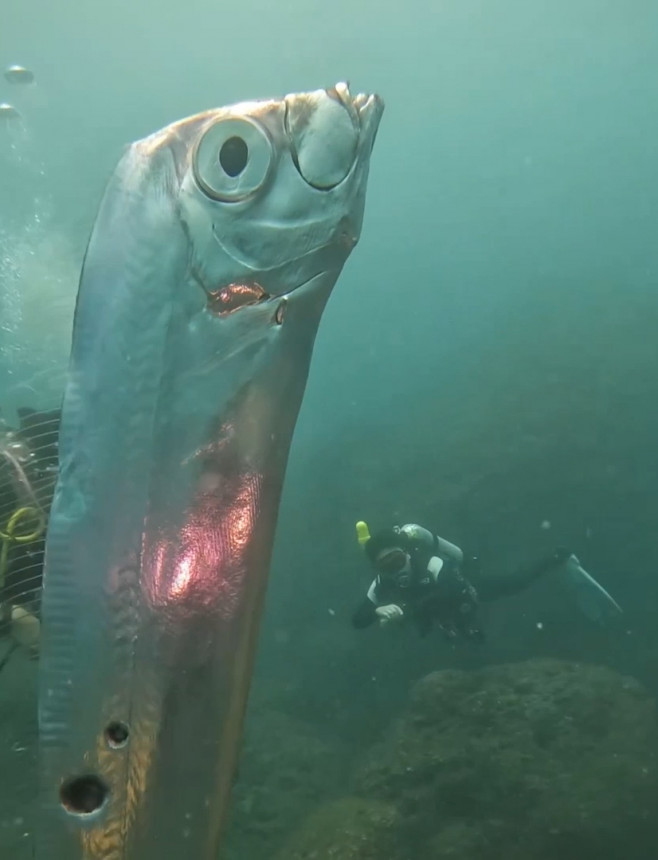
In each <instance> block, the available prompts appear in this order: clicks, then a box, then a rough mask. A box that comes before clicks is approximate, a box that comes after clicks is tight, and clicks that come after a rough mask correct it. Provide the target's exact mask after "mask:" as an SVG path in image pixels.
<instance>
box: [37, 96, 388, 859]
mask: <svg viewBox="0 0 658 860" xmlns="http://www.w3.org/2000/svg"><path fill="white" fill-rule="evenodd" d="M382 110H383V105H382V102H381V101H380V99H379V98H378V97H376V96H362V95H360V96H356V97H352V96H351V95H350V94H349V91H348V88H347V86H346V85H343V84H339V85H337V86H336V87H335V88H332V89H329V90H320V91H316V92H313V93H306V94H296V95H290V96H286V97H285V98H284V99H281V100H273V101H265V102H249V103H243V104H240V105H236V106H233V107H230V108H224V109H220V110H214V111H209V112H207V113H203V114H200V115H197V116H194V117H191V118H189V119H186V120H183V121H181V122H179V123H175V124H173V125H171V126H169V127H167V128H165V129H164V130H162V131H161V132H158V133H156V134H154V135H152V136H151V137H149V138H146V139H144V140H142V141H140V142H138V143H136V144H133V145H132V146H131V147H130V148H129V149H128V151H127V152H126V154H125V156H124V157H123V159H122V161H121V162H120V164H119V166H118V168H117V170H116V172H115V174H114V176H113V177H112V179H111V181H110V183H109V186H108V188H107V190H106V193H105V196H104V199H103V202H102V204H101V208H100V211H99V214H98V217H97V220H96V224H95V226H94V230H93V232H92V236H91V239H90V242H89V246H88V250H87V254H86V258H85V262H84V266H83V271H82V276H81V282H80V289H79V294H78V304H77V309H76V318H75V324H74V335H73V348H72V359H71V370H70V378H69V382H68V386H67V390H66V394H65V399H64V406H63V414H62V424H61V432H60V443H59V444H60V471H59V478H58V484H57V489H56V492H55V498H54V501H53V506H52V510H51V516H50V523H49V530H48V538H47V547H46V563H45V573H44V590H43V607H42V620H43V637H42V657H41V665H40V682H39V697H40V698H39V701H40V704H39V727H40V744H41V753H40V757H41V765H40V781H41V789H40V791H41V812H40V816H41V817H40V821H39V827H38V834H37V845H36V858H37V860H156V858H157V860H181V858H184V857H190V858H194V860H216V857H217V852H218V849H219V845H220V842H221V836H222V832H223V828H224V822H225V817H226V810H227V803H228V798H229V792H230V786H231V782H232V778H233V774H234V769H235V763H236V758H237V755H238V749H239V743H240V735H241V728H242V720H243V713H244V710H245V706H246V699H247V694H248V688H249V682H250V676H251V670H252V663H253V658H254V651H255V645H256V640H257V633H258V627H259V619H260V614H261V607H262V603H263V598H264V594H265V588H266V580H267V572H268V567H269V561H270V554H271V547H272V542H273V537H274V530H275V524H276V518H277V512H278V505H279V498H280V493H281V486H282V481H283V477H284V472H285V467H286V462H287V457H288V450H289V445H290V441H291V437H292V433H293V430H294V426H295V422H296V419H297V414H298V410H299V407H300V404H301V399H302V396H303V392H304V387H305V384H306V378H307V373H308V368H309V362H310V358H311V353H312V348H313V343H314V339H315V334H316V331H317V326H318V324H319V321H320V317H321V314H322V311H323V308H324V306H325V303H326V301H327V299H328V297H329V294H330V292H331V289H332V287H333V285H334V283H335V282H336V279H337V277H338V275H339V273H340V271H341V269H342V266H343V264H344V262H345V260H346V259H347V257H348V255H349V253H350V251H351V249H352V248H353V247H354V244H355V243H356V241H357V240H358V237H359V235H360V230H361V224H362V218H363V210H364V204H365V193H366V184H367V176H368V169H369V159H370V153H371V149H372V146H373V142H374V138H375V134H376V131H377V127H378V124H379V119H380V116H381V113H382Z"/></svg>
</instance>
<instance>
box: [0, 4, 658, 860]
mask: <svg viewBox="0 0 658 860" xmlns="http://www.w3.org/2000/svg"><path fill="white" fill-rule="evenodd" d="M657 28H658V7H656V5H655V4H653V3H649V2H645V0H631V2H623V0H596V2H594V0H552V2H550V3H549V2H543V0H501V2H498V3H492V2H485V0H449V2H437V0H407V2H405V3H392V2H391V3H382V2H378V3H376V2H373V0H355V2H353V3H346V2H343V0H341V2H336V3H333V4H326V3H320V2H315V0H295V2H280V3H272V2H264V0H243V2H241V3H221V4H220V3H211V2H209V1H208V0H204V2H200V0H188V2H186V3H184V4H181V3H174V2H171V0H163V2H161V3H157V4H156V3H146V2H140V3H135V2H128V0H115V2H113V3H100V2H97V0H90V2H87V3H84V4H83V3H80V2H78V0H61V2H58V3H49V2H46V0H22V2H19V0H4V2H3V3H2V6H1V7H0V65H2V66H3V67H4V66H8V65H10V64H12V63H20V64H22V65H25V66H27V67H29V68H30V69H32V70H33V71H34V73H35V75H36V84H35V85H34V86H31V87H15V86H11V85H10V84H9V83H6V82H5V81H4V79H0V102H4V101H6V102H11V103H12V104H13V105H14V106H15V107H16V109H17V110H18V111H20V113H21V116H22V121H20V122H4V121H2V120H0V410H1V411H2V416H3V417H4V418H5V419H6V421H7V422H8V423H9V425H14V424H15V423H16V420H17V416H16V411H15V410H16V409H17V408H19V407H25V406H27V407H32V408H38V409H40V410H48V409H53V408H57V407H58V405H59V399H60V396H61V392H62V386H63V378H64V373H65V369H66V363H67V359H68V350H69V336H70V326H71V320H72V312H73V306H74V302H75V295H76V289H77V277H78V273H79V270H80V264H81V261H82V256H83V253H84V248H85V244H86V241H87V238H88V235H89V232H90V229H91V226H92V223H93V219H94V216H95V211H96V208H97V206H98V202H99V199H100V195H101V193H102V190H103V186H104V184H105V182H106V180H107V178H108V176H109V174H110V173H111V171H112V170H113V168H114V166H115V164H116V162H117V160H118V158H119V156H120V154H121V151H122V148H123V146H124V145H125V144H126V143H128V142H129V141H132V140H135V139H138V138H140V137H143V136H144V135H146V134H148V133H150V132H151V131H153V130H155V129H157V128H160V127H162V126H163V125H165V124H167V123H169V122H171V121H173V120H175V119H178V118H180V117H183V116H187V115H189V114H191V113H194V112H196V111H199V110H203V109H205V108H208V107H213V106H220V105H224V104H230V103H232V102H235V101H240V100H242V99H248V98H261V97H268V96H276V95H280V94H283V93H286V92H291V91H298V90H306V89H314V88H319V87H324V86H330V85H332V84H334V83H335V82H336V81H340V80H344V79H347V80H349V81H350V83H351V86H352V89H353V90H354V91H357V90H367V91H368V90H375V91H377V92H378V93H380V94H381V95H382V96H383V98H384V99H385V101H386V112H385V114H384V118H383V120H382V125H381V129H380V131H379V134H378V139H377V145H376V147H375V150H374V154H373V160H372V166H371V178H370V183H369V190H368V200H367V205H366V216H365V222H364V230H363V235H362V239H361V242H360V244H359V246H358V248H357V249H356V250H355V251H354V253H353V255H352V257H351V258H350V260H349V261H348V263H347V265H346V267H345V270H344V272H343V274H342V275H341V277H340V279H339V282H338V284H337V287H336V289H335V291H334V293H333V296H332V298H331V301H330V303H329V306H328V308H327V310H326V312H325V314H324V316H323V320H322V324H321V327H320V332H319V336H318V339H317V342H316V349H315V353H314V359H313V364H312V369H311V375H310V378H309V383H308V387H307V390H306V395H305V399H304V403H303V407H302V411H301V414H300V418H299V422H298V425H297V430H296V434H295V438H294V442H293V447H292V452H291V457H290V463H289V467H288V472H287V479H286V484H285V489H284V498H283V503H282V509H281V515H280V519H279V527H278V532H277V539H276V546H275V555H274V562H273V566H272V571H271V578H270V588H269V592H268V601H267V607H266V614H265V619H264V625H263V630H262V636H261V646H260V656H259V659H258V665H257V671H256V676H255V680H254V686H253V690H252V696H251V703H250V708H249V713H248V721H247V730H246V738H245V750H244V756H243V760H242V763H241V766H240V773H239V777H238V780H237V782H236V786H235V792H234V810H233V820H232V828H231V832H230V834H229V838H228V840H227V846H226V849H225V852H224V856H225V858H226V860H252V858H253V860H256V858H258V860H262V858H269V857H272V858H276V860H283V858H286V860H302V858H306V860H310V858H330V857H331V858H337V859H338V860H347V858H350V860H354V858H358V860H365V858H370V859H371V860H375V858H377V860H411V858H414V860H415V858H418V860H432V858H440V860H443V858H457V860H494V858H499V857H503V856H504V857H505V858H507V860H529V858H538V860H556V858H561V860H576V858H578V860H587V858H594V857H596V858H598V860H616V858H619V860H621V858H624V860H651V858H653V857H655V856H656V849H657V846H658V820H657V816H656V812H655V810H656V808H658V807H656V805H655V804H656V800H658V770H657V768H656V754H657V751H658V743H657V742H658V720H657V718H656V708H655V702H654V699H655V696H656V695H658V680H657V674H656V673H657V669H658V626H657V625H656V616H657V608H658V605H657V601H658V577H657V576H656V570H657V567H658V543H657V541H656V528H657V523H658V453H657V452H658V446H657V445H656V439H657V438H658V398H657V397H656V369H657V364H658V344H657V341H656V331H657V326H658V300H657V294H656V290H657V287H658V243H657V242H656V227H657V215H658V192H657V189H658V175H657V174H658V171H657V169H656V140H657V139H658V113H657V112H656V110H655V104H656V85H655V81H656V74H657V71H658V41H657V40H656V37H655V34H656V32H657ZM360 519H364V520H366V521H367V522H368V523H369V524H370V527H371V529H373V530H374V529H376V528H379V527H382V526H386V525H389V524H390V523H394V522H399V523H404V522H418V523H421V524H423V525H425V526H426V527H428V528H430V529H431V530H433V531H436V532H438V533H439V534H440V535H442V536H444V537H446V538H447V539H449V540H451V541H453V542H455V543H458V544H459V545H460V546H462V547H463V548H464V549H465V550H468V551H470V552H475V553H478V554H479V556H480V557H481V559H482V563H483V565H485V566H486V567H489V568H491V569H492V570H503V569H506V568H507V567H511V566H513V565H515V564H517V563H518V562H520V561H523V560H524V559H528V558H532V557H533V556H536V555H537V554H541V553H542V552H544V551H546V550H550V549H551V548H553V547H554V546H556V545H559V544H564V545H566V546H568V547H570V548H571V549H572V550H573V551H574V552H576V553H577V554H578V556H579V558H580V559H581V560H582V562H583V565H584V566H585V567H586V568H587V570H589V571H590V572H591V573H592V574H593V575H595V576H596V577H597V579H599V580H600V581H601V583H602V584H603V585H604V586H605V587H606V588H607V589H608V590H610V592H611V593H612V594H613V595H614V597H615V598H616V599H617V600H618V602H619V603H620V604H621V605H622V607H623V609H624V614H623V616H622V618H621V622H619V623H616V624H613V625H610V626H608V627H605V628H600V627H598V626H596V625H593V624H591V623H590V622H589V621H587V619H586V618H584V617H583V616H582V615H581V614H580V613H579V612H578V610H577V608H576V607H575V606H574V604H573V602H572V601H571V600H570V598H569V595H568V594H566V593H565V591H564V590H563V589H560V588H559V587H558V585H557V584H556V583H554V582H551V581H550V580H548V581H544V582H541V583H538V584H537V585H536V586H534V587H533V588H532V589H530V590H528V591H526V592H525V593H523V594H522V595H519V596H517V597H514V598H510V599H509V600H506V601H503V602H500V603H497V604H496V605H495V606H493V607H491V609H490V610H489V612H488V614H487V620H486V632H487V639H486V643H485V644H484V646H481V647H470V646H468V645H464V644H458V645H455V646H452V645H450V644H448V643H446V642H445V641H444V640H443V639H442V638H441V637H440V636H439V635H434V636H430V637H428V638H426V639H420V638H417V637H416V636H414V635H409V631H393V632H391V634H390V635H389V634H388V633H387V632H385V631H380V630H369V631H361V632H359V631H354V630H353V629H352V627H351V622H350V616H351V613H352V611H353V609H354V608H355V606H356V605H357V603H358V602H359V601H360V600H361V598H362V596H363V594H364V592H365V590H366V589H367V587H368V585H369V583H370V579H371V576H369V571H368V568H367V565H366V563H365V560H364V558H363V555H362V553H361V551H360V549H359V547H358V544H357V542H356V539H355V534H354V524H355V522H356V521H357V520H360ZM0 644H2V645H3V647H6V646H4V643H0ZM35 678H36V663H35V661H34V660H31V659H30V657H29V654H28V653H26V652H24V651H22V650H21V651H19V652H17V653H16V654H15V655H14V656H13V657H12V659H11V660H10V661H9V662H8V663H7V665H6V667H5V668H4V670H3V671H2V673H1V674H0V857H2V858H8V860H23V858H28V857H30V856H31V848H30V836H29V834H30V833H31V829H32V820H33V816H34V812H35V808H34V795H35V791H36V777H35V771H34V767H35V752H36V748H35V741H36V699H35ZM58 860H59V858H58ZM62 860H64V858H62Z"/></svg>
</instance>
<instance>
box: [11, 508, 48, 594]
mask: <svg viewBox="0 0 658 860" xmlns="http://www.w3.org/2000/svg"><path fill="white" fill-rule="evenodd" d="M22 521H24V522H23V525H24V526H25V524H26V523H32V524H36V528H33V530H32V531H31V532H27V533H25V534H20V533H19V526H20V525H21V522H22ZM45 528H46V518H45V516H44V514H43V511H41V510H39V509H38V508H32V507H24V508H18V509H17V510H15V511H14V513H13V514H12V515H11V516H10V517H9V520H8V521H7V525H6V527H5V530H4V531H2V530H0V541H2V549H0V593H1V592H2V589H3V587H4V584H5V579H6V576H7V569H8V567H9V550H10V548H11V546H12V544H26V543H33V542H34V541H36V540H38V539H39V538H40V537H41V535H42V534H43V533H44V531H45Z"/></svg>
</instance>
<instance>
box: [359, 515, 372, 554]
mask: <svg viewBox="0 0 658 860" xmlns="http://www.w3.org/2000/svg"><path fill="white" fill-rule="evenodd" d="M356 539H357V541H358V542H359V546H360V547H361V548H362V549H363V547H364V546H365V545H366V544H367V543H368V541H369V540H370V530H369V529H368V524H367V523H364V522H363V521H362V520H359V522H358V523H357V524H356Z"/></svg>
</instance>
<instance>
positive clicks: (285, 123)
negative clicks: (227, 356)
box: [137, 84, 383, 315]
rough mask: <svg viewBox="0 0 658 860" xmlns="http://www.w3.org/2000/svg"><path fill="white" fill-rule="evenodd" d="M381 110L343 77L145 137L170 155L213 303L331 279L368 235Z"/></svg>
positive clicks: (221, 309) (196, 268) (144, 145)
mask: <svg viewBox="0 0 658 860" xmlns="http://www.w3.org/2000/svg"><path fill="white" fill-rule="evenodd" d="M382 110H383V103H382V101H381V99H380V98H379V97H378V96H376V95H357V96H355V97H352V96H351V95H350V93H349V89H348V87H347V85H346V84H337V85H336V86H335V87H333V88H331V89H327V90H317V91H315V92H310V93H301V94H295V95H288V96H286V97H285V98H282V99H278V100H270V101H254V102H244V103H242V104H237V105H234V106H232V107H227V108H221V109H218V110H211V111H207V112H204V113H202V114H198V115H196V116H193V117H190V118H188V119H185V120H183V121H181V122H180V123H176V124H174V125H171V126H168V127H167V129H165V130H164V131H163V132H160V133H158V134H156V135H153V136H152V137H150V138H147V139H146V140H144V141H142V142H140V143H139V144H137V146H138V147H140V148H141V149H142V150H143V151H144V154H145V155H147V156H153V154H154V148H156V149H160V148H163V147H164V148H166V149H167V151H168V152H169V153H171V154H172V156H173V158H174V161H175V173H176V176H177V179H178V182H179V183H180V186H179V189H178V195H177V196H178V206H179V211H178V215H179V217H180V220H181V222H182V223H183V224H184V225H185V228H186V232H187V234H188V238H189V240H190V245H191V255H192V259H191V261H190V264H191V270H192V273H193V276H194V279H195V280H196V282H197V284H198V285H199V286H200V287H202V289H203V291H204V292H205V294H206V297H207V299H208V303H209V304H208V307H209V309H210V310H213V311H215V312H216V313H217V314H219V315H223V314H225V313H230V312H232V311H234V310H236V309H238V308H239V307H242V306H244V305H246V304H255V303H259V302H261V301H263V300H266V299H267V298H270V297H275V296H281V295H285V294H288V293H290V292H292V291H294V290H295V289H296V288H297V287H299V286H302V285H303V284H305V283H307V282H309V281H310V280H311V279H313V278H315V277H316V276H317V275H318V274H320V273H326V272H330V271H333V273H334V278H333V279H332V280H335V277H336V276H337V274H338V272H339V271H340V269H341V267H342V265H343V263H344V262H345V260H346V258H347V256H348V255H349V253H350V251H351V250H352V248H353V247H354V245H355V244H356V242H357V241H358V239H359V235H360V232H361V224H362V220H363V210H364V203H365V191H366V183H367V178H368V167H369V157H370V152H371V150H372V146H373V143H374V139H375V135H376V132H377V127H378V125H379V120H380V117H381V114H382ZM170 191H171V189H170ZM327 286H328V287H329V289H330V288H331V286H332V284H329V283H328V284H327Z"/></svg>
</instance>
